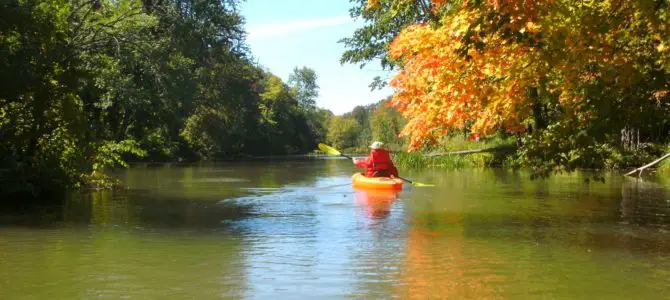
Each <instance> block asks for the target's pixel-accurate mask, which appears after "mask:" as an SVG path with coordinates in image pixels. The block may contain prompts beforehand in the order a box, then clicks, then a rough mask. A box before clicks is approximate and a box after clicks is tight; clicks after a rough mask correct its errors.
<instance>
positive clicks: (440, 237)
mask: <svg viewBox="0 0 670 300" xmlns="http://www.w3.org/2000/svg"><path fill="white" fill-rule="evenodd" d="M353 171H355V168H354V167H353V166H352V164H351V163H350V161H345V160H335V159H331V160H320V161H264V162H253V163H222V164H211V165H210V164H203V165H161V166H138V167H137V168H132V169H129V170H125V171H123V172H120V173H119V176H121V177H122V178H124V180H125V181H126V183H128V186H127V189H125V190H119V191H100V192H95V193H84V194H79V195H73V196H72V197H71V198H70V199H69V201H68V202H67V203H66V205H64V206H60V207H55V208H52V209H50V210H48V213H47V211H41V212H35V213H34V215H35V216H37V217H38V218H44V219H45V220H44V221H43V223H42V224H48V226H41V227H28V226H23V224H24V223H20V222H17V223H12V222H8V221H6V220H7V219H4V221H0V265H2V268H1V269H0V291H1V292H0V293H1V295H2V296H1V297H0V298H3V299H4V298H7V299H22V298H29V299H30V298H33V299H44V298H49V299H51V298H58V299H78V298H79V299H81V298H84V299H88V298H104V297H107V298H144V299H146V298H148V299H171V298H174V299H183V298H204V299H211V298H226V297H231V298H261V299H266V298H296V297H302V296H306V297H310V296H311V297H315V298H316V297H318V298H328V297H332V298H345V297H351V298H376V299H387V298H393V297H397V298H412V299H413V298H420V299H426V298H428V299H432V298H439V299H443V298H457V299H497V298H510V299H523V298H532V299H535V298H552V299H554V298H568V299H572V298H607V299H615V298H621V299H630V298H637V299H655V298H662V296H663V295H664V293H667V292H670V290H668V287H670V273H669V272H668V270H670V255H669V254H670V235H669V234H670V232H669V231H668V228H669V226H670V219H669V217H668V216H669V215H670V202H669V201H668V192H667V187H665V186H662V185H658V184H652V183H649V182H639V181H635V180H628V179H624V178H622V177H621V176H618V175H617V176H611V177H610V178H607V181H606V183H604V184H603V183H591V184H585V183H584V180H583V179H584V177H585V175H580V174H571V175H559V176H555V177H552V178H549V179H545V180H537V181H529V180H527V176H525V175H524V174H520V173H518V172H510V171H505V170H487V171H483V170H463V171H446V172H445V171H426V172H417V173H411V172H407V173H408V174H407V176H408V177H409V178H412V179H415V180H418V181H426V182H433V183H436V184H437V187H435V188H414V187H411V186H406V188H405V189H404V190H403V191H401V192H394V191H379V190H354V189H353V188H352V187H351V178H350V176H351V173H352V172H353ZM45 216H48V217H45Z"/></svg>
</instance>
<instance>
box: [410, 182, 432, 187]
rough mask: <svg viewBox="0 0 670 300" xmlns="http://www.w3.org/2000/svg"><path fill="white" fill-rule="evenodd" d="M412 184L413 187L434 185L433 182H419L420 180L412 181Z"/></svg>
mask: <svg viewBox="0 0 670 300" xmlns="http://www.w3.org/2000/svg"><path fill="white" fill-rule="evenodd" d="M412 185H413V186H415V187H434V186H435V185H434V184H430V183H421V182H416V181H414V182H412Z"/></svg>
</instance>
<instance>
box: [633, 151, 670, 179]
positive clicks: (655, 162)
mask: <svg viewBox="0 0 670 300" xmlns="http://www.w3.org/2000/svg"><path fill="white" fill-rule="evenodd" d="M668 157H670V153H668V154H666V155H663V157H661V158H659V159H657V160H655V161H652V162H650V163H648V164H646V165H644V166H642V167H639V168H637V169H635V170H633V171H630V172H628V173H626V174H625V175H624V176H630V174H633V173H635V172H638V171H639V172H640V173H639V174H637V176H638V177H639V176H641V175H642V171H644V169H646V168H649V167H652V166H654V165H655V164H657V163H660V162H661V161H663V160H664V159H666V158H668Z"/></svg>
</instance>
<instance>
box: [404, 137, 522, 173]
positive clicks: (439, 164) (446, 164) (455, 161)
mask: <svg viewBox="0 0 670 300" xmlns="http://www.w3.org/2000/svg"><path fill="white" fill-rule="evenodd" d="M514 144H515V140H514V138H513V137H510V138H502V137H493V138H487V139H481V140H479V141H471V140H467V139H465V138H464V137H463V136H460V135H459V136H451V137H446V138H444V139H443V140H442V141H440V143H439V144H438V145H435V146H432V147H431V148H430V149H426V150H425V151H419V152H409V153H408V152H395V153H394V154H393V162H394V163H395V164H396V166H398V167H399V168H403V169H408V168H409V169H422V168H443V169H457V168H469V167H471V168H484V167H491V166H501V165H504V164H505V163H506V161H507V158H508V156H509V155H510V153H511V151H506V152H497V153H488V152H487V153H473V154H466V155H453V154H452V155H447V154H444V155H439V156H433V157H428V156H425V154H427V153H434V152H442V153H446V152H456V151H463V150H478V149H487V148H506V149H512V148H513V147H514Z"/></svg>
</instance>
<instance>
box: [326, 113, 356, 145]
mask: <svg viewBox="0 0 670 300" xmlns="http://www.w3.org/2000/svg"><path fill="white" fill-rule="evenodd" d="M360 130H361V125H360V124H358V122H357V121H356V120H354V119H352V118H348V117H343V116H334V117H332V118H331V119H330V122H329V124H328V136H327V141H328V143H329V144H330V145H333V146H334V147H335V148H337V149H346V148H351V147H355V146H356V145H357V143H358V134H359V132H360Z"/></svg>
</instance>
